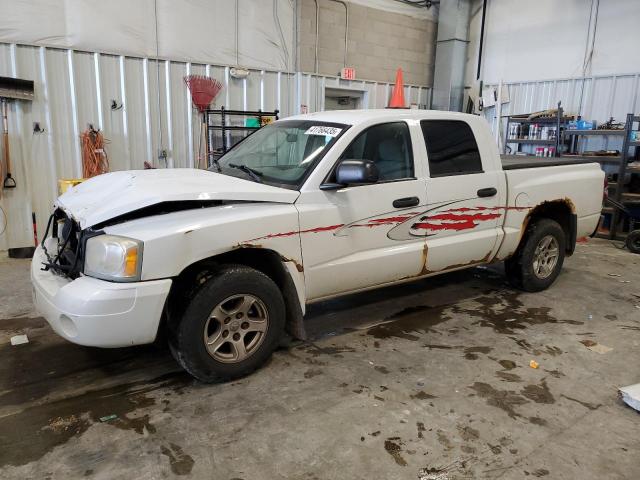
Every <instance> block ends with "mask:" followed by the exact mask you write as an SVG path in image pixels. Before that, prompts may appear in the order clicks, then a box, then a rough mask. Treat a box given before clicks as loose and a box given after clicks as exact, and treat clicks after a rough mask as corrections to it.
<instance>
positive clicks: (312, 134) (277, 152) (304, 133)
mask: <svg viewBox="0 0 640 480" xmlns="http://www.w3.org/2000/svg"><path fill="white" fill-rule="evenodd" d="M346 129H347V125H343V124H340V123H327V122H318V121H312V120H286V121H280V122H276V123H274V124H271V125H267V126H265V127H263V128H261V129H260V130H257V131H256V132H255V133H253V134H252V135H250V136H249V137H247V138H246V139H244V140H243V141H241V142H240V143H238V144H236V146H234V147H233V148H232V149H231V150H229V152H227V153H226V154H225V155H223V156H222V157H221V158H220V159H219V160H218V164H219V166H220V170H221V172H222V173H224V174H227V175H233V176H241V177H242V178H246V179H249V180H253V181H257V182H264V183H268V184H273V185H277V186H281V187H285V188H292V189H295V188H297V187H299V186H300V185H301V184H302V182H304V180H305V179H306V177H307V176H308V175H309V173H311V171H312V170H313V168H314V167H315V166H316V164H317V163H318V162H319V161H320V159H321V158H322V157H323V156H324V154H325V153H326V152H327V151H328V150H329V148H331V146H332V145H333V144H334V143H335V142H336V140H337V138H338V137H339V136H340V135H341V134H342V133H343V132H344V131H345V130H346ZM209 170H211V171H213V172H215V171H217V168H216V166H215V165H213V166H212V167H211V168H209Z"/></svg>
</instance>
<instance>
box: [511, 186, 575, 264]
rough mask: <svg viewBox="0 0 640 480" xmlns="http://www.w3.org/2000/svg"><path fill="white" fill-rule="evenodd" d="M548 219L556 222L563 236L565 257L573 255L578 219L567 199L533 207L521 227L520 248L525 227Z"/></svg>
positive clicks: (573, 207)
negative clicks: (522, 231)
mask: <svg viewBox="0 0 640 480" xmlns="http://www.w3.org/2000/svg"><path fill="white" fill-rule="evenodd" d="M542 218H548V219H550V220H554V221H556V222H558V224H559V225H560V227H562V230H563V231H564V235H565V240H566V242H565V252H566V254H567V256H571V255H573V252H574V251H575V248H576V232H577V228H578V217H577V215H576V209H575V205H574V204H573V202H572V201H571V200H570V199H568V198H563V199H558V200H552V201H547V202H542V203H540V204H539V205H537V206H536V207H534V208H533V209H532V210H531V211H530V212H529V214H528V215H527V217H526V218H525V222H524V225H523V230H524V232H525V233H524V235H522V238H521V239H520V245H518V248H520V247H521V246H522V245H523V243H524V240H525V237H526V230H527V227H528V226H529V225H531V224H533V223H534V222H536V221H537V220H539V219H542Z"/></svg>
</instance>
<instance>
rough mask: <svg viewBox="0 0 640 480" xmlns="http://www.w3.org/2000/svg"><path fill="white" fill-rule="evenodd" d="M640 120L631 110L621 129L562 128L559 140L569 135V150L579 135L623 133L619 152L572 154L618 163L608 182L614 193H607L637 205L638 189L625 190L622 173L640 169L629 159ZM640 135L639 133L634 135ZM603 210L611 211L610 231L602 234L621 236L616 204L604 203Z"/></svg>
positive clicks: (636, 144) (638, 143)
mask: <svg viewBox="0 0 640 480" xmlns="http://www.w3.org/2000/svg"><path fill="white" fill-rule="evenodd" d="M639 122H640V116H637V115H633V114H632V113H630V114H628V115H627V119H626V122H625V127H624V129H620V130H564V132H563V133H562V136H563V138H562V143H565V139H567V138H568V139H569V141H570V142H571V145H570V147H569V149H570V151H575V150H579V145H578V143H579V139H580V137H595V136H599V137H609V136H611V137H622V139H623V141H622V149H621V150H620V155H615V156H613V155H612V156H606V155H603V156H600V155H580V154H578V155H575V156H574V155H572V157H573V158H581V159H590V160H593V161H594V162H598V163H600V164H614V165H618V171H617V176H618V178H617V181H615V182H610V183H609V185H608V186H609V189H610V191H613V195H611V194H610V197H611V198H613V199H614V200H615V201H617V202H621V203H622V204H624V205H630V206H638V205H640V193H631V192H625V191H624V185H625V177H626V176H627V174H628V173H640V168H638V167H629V161H630V160H631V159H632V158H633V157H634V156H635V152H634V154H630V153H629V151H630V149H631V148H634V147H640V141H637V140H633V141H632V140H631V134H632V132H634V131H635V132H638V129H634V128H633V126H634V124H635V123H639ZM636 138H640V136H638V137H636ZM602 212H603V213H607V214H611V225H610V228H609V232H608V233H607V234H606V235H605V237H606V238H610V239H623V238H624V237H623V236H622V235H619V234H618V232H619V229H620V220H621V218H620V211H619V210H618V209H617V208H612V207H608V206H605V207H603V209H602Z"/></svg>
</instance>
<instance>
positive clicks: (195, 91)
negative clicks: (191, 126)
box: [184, 75, 222, 168]
mask: <svg viewBox="0 0 640 480" xmlns="http://www.w3.org/2000/svg"><path fill="white" fill-rule="evenodd" d="M184 83H185V84H186V85H187V88H188V89H189V92H190V93H191V101H192V102H193V105H194V106H195V107H196V108H197V109H198V111H199V112H200V113H202V114H203V115H202V125H201V126H200V141H199V142H198V157H197V158H196V167H197V168H201V165H202V161H203V160H204V168H207V166H208V165H207V164H208V162H209V151H208V150H209V149H208V145H209V142H208V141H207V140H208V138H207V137H208V128H207V118H206V117H207V114H206V113H204V111H205V110H206V109H207V108H209V105H210V104H211V102H213V100H214V99H215V98H216V96H217V95H218V93H220V90H222V84H221V83H220V82H219V81H218V80H216V79H215V78H210V77H205V76H203V75H187V76H186V77H184ZM203 141H204V145H203ZM203 152H204V156H203V155H202V153H203ZM203 157H204V158H203Z"/></svg>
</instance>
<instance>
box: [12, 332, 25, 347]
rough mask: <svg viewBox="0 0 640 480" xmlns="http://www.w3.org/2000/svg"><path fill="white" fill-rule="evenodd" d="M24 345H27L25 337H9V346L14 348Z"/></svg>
mask: <svg viewBox="0 0 640 480" xmlns="http://www.w3.org/2000/svg"><path fill="white" fill-rule="evenodd" d="M25 343H29V338H28V337H27V336H26V335H14V336H13V337H11V345H13V346H14V347H15V346H16V345H23V344H25Z"/></svg>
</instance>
